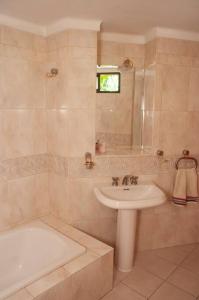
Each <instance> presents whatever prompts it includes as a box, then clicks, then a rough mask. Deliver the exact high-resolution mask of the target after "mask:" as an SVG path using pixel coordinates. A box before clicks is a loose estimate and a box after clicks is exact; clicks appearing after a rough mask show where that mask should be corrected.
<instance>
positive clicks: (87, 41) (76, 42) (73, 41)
mask: <svg viewBox="0 0 199 300" xmlns="http://www.w3.org/2000/svg"><path fill="white" fill-rule="evenodd" d="M68 45H69V46H78V47H91V48H96V47H97V32H95V31H89V30H88V31H87V30H72V29H70V30H69V31H68Z"/></svg>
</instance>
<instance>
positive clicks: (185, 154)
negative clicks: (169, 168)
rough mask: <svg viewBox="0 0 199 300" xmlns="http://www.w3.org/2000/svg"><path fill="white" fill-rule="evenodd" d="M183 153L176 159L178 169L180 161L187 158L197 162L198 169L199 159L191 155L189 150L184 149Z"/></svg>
mask: <svg viewBox="0 0 199 300" xmlns="http://www.w3.org/2000/svg"><path fill="white" fill-rule="evenodd" d="M182 154H183V156H182V157H180V158H179V159H178V160H177V161H176V164H175V166H176V169H177V170H178V165H179V162H180V161H182V160H187V159H189V160H192V161H194V163H195V168H196V169H197V167H198V161H197V159H196V158H195V157H192V156H189V150H183V152H182Z"/></svg>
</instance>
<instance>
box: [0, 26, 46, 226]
mask: <svg viewBox="0 0 199 300" xmlns="http://www.w3.org/2000/svg"><path fill="white" fill-rule="evenodd" d="M45 51H46V42H45V40H44V39H43V38H41V37H39V36H36V35H33V34H29V33H24V32H21V31H18V30H14V29H10V28H8V27H4V26H1V27H0V173H1V174H0V195H1V196H0V230H3V229H5V228H7V227H9V226H10V225H14V224H15V223H20V222H22V221H25V220H29V219H31V218H34V217H35V216H38V215H43V214H46V213H47V211H48V194H47V186H48V175H47V168H46V166H45V158H44V156H43V155H42V154H43V153H46V150H47V140H46V110H45V106H46V103H45V76H44V64H43V61H44V59H45Z"/></svg>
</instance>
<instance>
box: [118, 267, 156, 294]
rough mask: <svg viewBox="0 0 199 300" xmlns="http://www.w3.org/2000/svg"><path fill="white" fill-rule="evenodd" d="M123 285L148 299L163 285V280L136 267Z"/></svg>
mask: <svg viewBox="0 0 199 300" xmlns="http://www.w3.org/2000/svg"><path fill="white" fill-rule="evenodd" d="M122 283H124V284H125V285H127V286H128V287H129V288H131V289H133V290H135V291H137V292H138V293H140V294H141V295H143V296H146V297H148V296H150V295H151V294H152V293H154V291H155V290H156V289H157V288H158V287H159V286H160V285H161V283H162V280H161V279H160V278H158V277H156V276H154V275H153V274H151V273H149V272H147V271H146V270H144V269H141V268H139V267H134V269H133V271H131V273H130V274H129V275H128V276H127V277H126V278H125V279H124V280H123V281H122Z"/></svg>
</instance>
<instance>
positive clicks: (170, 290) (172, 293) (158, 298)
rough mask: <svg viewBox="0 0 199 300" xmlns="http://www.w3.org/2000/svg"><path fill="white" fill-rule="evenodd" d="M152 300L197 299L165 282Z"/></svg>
mask: <svg viewBox="0 0 199 300" xmlns="http://www.w3.org/2000/svg"><path fill="white" fill-rule="evenodd" d="M149 299H150V300H194V299H195V297H193V296H191V295H190V294H188V293H186V292H184V291H182V290H181V289H178V288H177V287H175V286H173V285H171V284H169V283H167V282H165V283H164V284H163V285H162V286H161V287H160V288H159V289H158V290H157V291H156V292H155V294H154V295H153V296H152V297H150V298H149Z"/></svg>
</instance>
